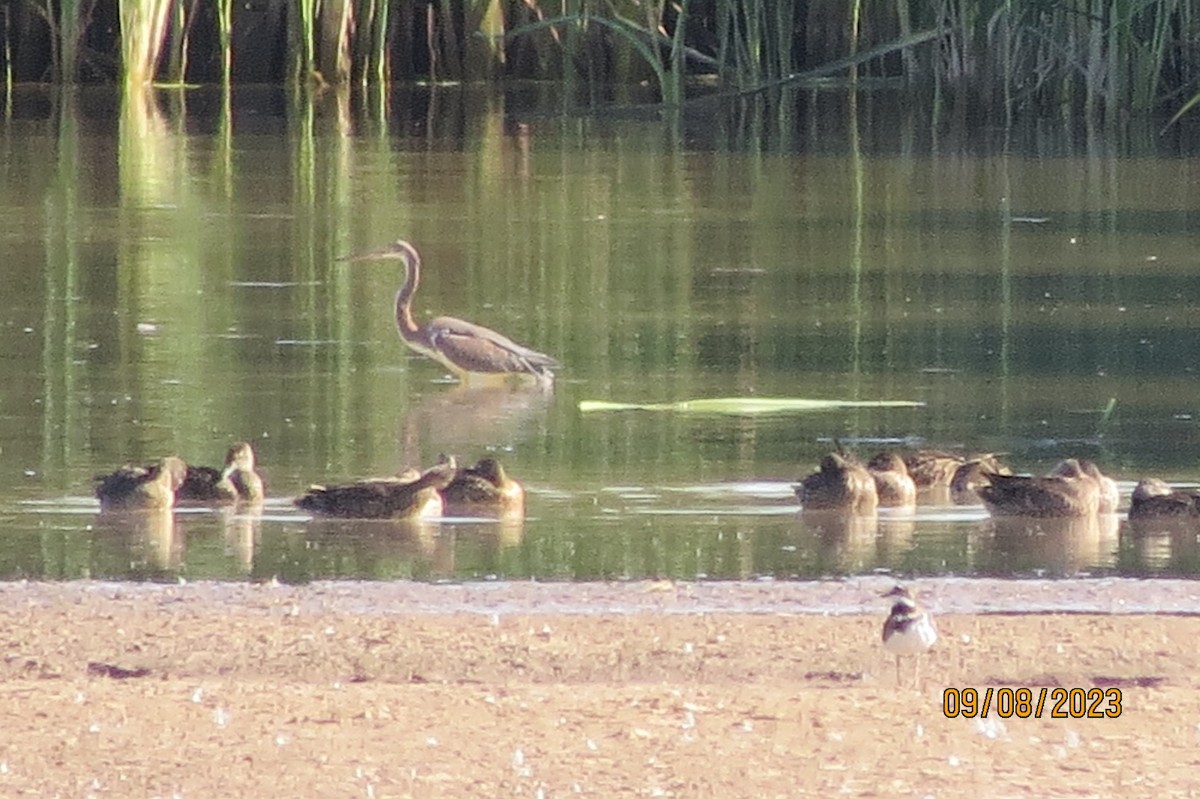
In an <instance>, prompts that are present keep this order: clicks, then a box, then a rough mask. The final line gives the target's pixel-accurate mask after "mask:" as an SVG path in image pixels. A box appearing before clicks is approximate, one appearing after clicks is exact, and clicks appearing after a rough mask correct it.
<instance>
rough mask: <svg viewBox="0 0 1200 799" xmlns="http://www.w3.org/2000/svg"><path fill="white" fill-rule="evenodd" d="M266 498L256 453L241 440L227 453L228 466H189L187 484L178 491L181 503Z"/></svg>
mask: <svg viewBox="0 0 1200 799" xmlns="http://www.w3.org/2000/svg"><path fill="white" fill-rule="evenodd" d="M264 496H265V492H264V491H263V481H262V478H261V477H259V476H258V472H256V471H255V470H254V450H253V449H252V448H251V446H250V445H249V444H247V443H246V442H245V441H239V442H238V443H236V444H234V445H233V446H232V447H230V448H229V452H227V453H226V454H225V466H224V467H223V468H221V469H219V470H218V469H214V468H212V467H211V466H191V465H189V466H188V467H187V476H186V477H185V478H184V481H183V485H181V486H180V487H179V490H178V491H176V492H175V499H176V501H179V502H235V501H237V500H239V499H244V500H247V501H250V502H259V501H261V500H262V498H263V497H264Z"/></svg>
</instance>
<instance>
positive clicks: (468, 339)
mask: <svg viewBox="0 0 1200 799" xmlns="http://www.w3.org/2000/svg"><path fill="white" fill-rule="evenodd" d="M392 259H394V260H400V261H403V262H404V268H405V279H404V285H403V286H401V287H400V290H399V291H398V292H396V329H397V330H398V331H399V332H400V338H402V339H404V343H405V344H407V345H408V346H409V347H411V348H412V349H414V350H416V351H417V352H419V353H421V354H422V355H427V356H429V357H430V358H433V359H434V360H435V361H438V362H439V363H441V364H442V365H443V366H445V367H446V368H447V369H449V370H450V371H451V372H453V373H454V374H455V375H457V376H458V377H459V378H461V379H463V380H466V379H467V378H468V377H469V376H471V375H510V374H528V375H533V376H534V377H536V378H538V380H540V381H549V380H553V379H554V371H553V370H555V369H558V368H559V367H560V366H561V364H559V362H558V361H557V360H555V359H554V358H551V357H550V356H549V355H546V354H545V353H542V352H537V351H536V350H531V349H529V348H528V347H524V346H522V345H520V344H517V343H516V342H515V341H513V340H512V339H510V338H507V337H506V336H502V335H500V334H499V333H497V332H496V331H495V330H491V329H489V328H486V327H483V326H481V325H476V324H472V323H471V322H466V321H464V320H462V319H456V318H455V317H453V316H439V317H436V318H434V319H431V320H429V321H428V322H426V323H425V325H424V326H418V325H417V323H416V322H415V321H413V315H412V300H413V295H414V294H416V293H417V284H418V283H419V282H420V280H421V255H420V253H418V252H417V248H416V247H414V246H413V245H411V244H409V243H408V242H407V241H403V240H400V241H395V242H393V243H391V244H389V245H387V246H386V247H381V248H380V249H377V250H370V251H368V252H363V253H358V254H357V255H348V256H345V257H343V258H342V259H341V260H343V261H377V260H392Z"/></svg>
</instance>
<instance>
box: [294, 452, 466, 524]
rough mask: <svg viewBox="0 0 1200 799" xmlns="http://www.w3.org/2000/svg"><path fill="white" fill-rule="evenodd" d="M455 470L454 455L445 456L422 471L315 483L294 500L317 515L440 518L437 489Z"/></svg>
mask: <svg viewBox="0 0 1200 799" xmlns="http://www.w3.org/2000/svg"><path fill="white" fill-rule="evenodd" d="M456 469H457V467H456V464H455V462H454V458H444V459H443V460H441V461H440V462H438V463H437V464H435V465H434V466H431V467H430V468H428V469H426V470H425V472H424V473H423V474H417V473H416V472H415V471H414V470H406V472H405V473H403V474H401V475H400V476H399V477H381V478H375V479H370V480H357V481H355V482H353V483H343V484H341V485H330V486H319V485H318V486H312V487H311V488H309V489H308V491H307V492H306V493H305V494H304V495H303V496H300V497H297V498H296V499H295V503H296V505H297V506H299V507H301V508H304V509H305V510H306V511H308V512H310V513H312V514H313V515H315V516H334V517H337V518H342V519H395V520H402V519H430V518H437V517H439V516H441V515H442V508H443V504H442V496H441V494H439V493H438V492H439V491H441V490H442V489H443V488H445V487H446V486H448V485H450V481H451V480H453V479H454V474H455V471H456Z"/></svg>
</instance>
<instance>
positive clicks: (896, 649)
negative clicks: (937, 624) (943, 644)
mask: <svg viewBox="0 0 1200 799" xmlns="http://www.w3.org/2000/svg"><path fill="white" fill-rule="evenodd" d="M935 641H937V630H935V629H934V627H933V622H932V621H930V620H929V616H922V617H921V618H920V619H919V620H917V621H915V622H913V623H912V624H910V625H908V627H906V628H905V629H904V630H897V631H896V632H893V633H892V634H891V635H890V636H889V637H888V639H887V640H886V641H884V642H883V648H884V649H886V650H887V651H888V652H891V653H893V654H896V655H918V654H920V653H922V652H924V651H925V650H927V649H929V647H931V646H933V643H934V642H935Z"/></svg>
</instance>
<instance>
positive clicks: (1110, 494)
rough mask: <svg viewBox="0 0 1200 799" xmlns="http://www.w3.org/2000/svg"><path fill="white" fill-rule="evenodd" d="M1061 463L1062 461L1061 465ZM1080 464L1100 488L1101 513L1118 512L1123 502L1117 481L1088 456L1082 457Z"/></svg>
mask: <svg viewBox="0 0 1200 799" xmlns="http://www.w3.org/2000/svg"><path fill="white" fill-rule="evenodd" d="M1061 465H1062V464H1061V463H1060V464H1059V466H1061ZM1079 465H1080V467H1081V468H1082V469H1083V473H1084V474H1086V475H1087V476H1088V477H1090V478H1092V480H1094V481H1095V482H1096V487H1097V488H1099V489H1100V506H1099V511H1100V513H1116V512H1117V506H1118V505H1120V504H1121V490H1120V488H1118V487H1117V481H1116V480H1114V479H1112V478H1111V477H1109V476H1108V475H1106V474H1104V473H1103V472H1101V471H1100V467H1099V466H1097V465H1096V464H1095V463H1094V462H1092V461H1090V460H1088V459H1086V458H1080V459H1079Z"/></svg>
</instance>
